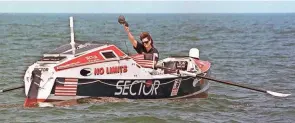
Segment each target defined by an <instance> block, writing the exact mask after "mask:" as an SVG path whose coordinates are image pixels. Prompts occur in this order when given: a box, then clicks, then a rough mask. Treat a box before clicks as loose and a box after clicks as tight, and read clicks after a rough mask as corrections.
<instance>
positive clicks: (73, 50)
mask: <svg viewBox="0 0 295 123" xmlns="http://www.w3.org/2000/svg"><path fill="white" fill-rule="evenodd" d="M70 28H71V43H70V44H71V46H72V53H73V55H74V56H75V51H76V48H75V40H74V22H73V17H72V16H71V17H70Z"/></svg>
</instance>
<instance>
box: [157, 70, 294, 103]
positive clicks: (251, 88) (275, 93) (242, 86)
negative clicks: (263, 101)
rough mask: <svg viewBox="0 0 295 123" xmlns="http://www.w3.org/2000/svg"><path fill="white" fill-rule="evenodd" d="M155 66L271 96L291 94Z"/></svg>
mask: <svg viewBox="0 0 295 123" xmlns="http://www.w3.org/2000/svg"><path fill="white" fill-rule="evenodd" d="M157 68H160V69H168V70H175V71H177V73H180V74H185V75H188V76H192V77H198V78H202V79H207V80H211V81H214V82H218V83H222V84H227V85H233V86H237V87H241V88H246V89H250V90H254V91H258V92H262V93H267V94H270V95H273V96H276V97H287V96H290V95H291V94H283V93H278V92H273V91H269V90H264V89H260V88H254V87H249V86H246V85H242V84H237V83H233V82H229V81H222V80H217V79H214V78H211V77H206V76H201V75H198V74H195V73H191V72H187V71H182V70H178V69H171V68H166V67H162V66H157Z"/></svg>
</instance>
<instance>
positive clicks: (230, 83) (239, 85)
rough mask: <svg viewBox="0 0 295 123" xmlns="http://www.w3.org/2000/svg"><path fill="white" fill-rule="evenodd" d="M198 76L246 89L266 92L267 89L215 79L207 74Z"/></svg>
mask: <svg viewBox="0 0 295 123" xmlns="http://www.w3.org/2000/svg"><path fill="white" fill-rule="evenodd" d="M196 77H198V78H202V79H207V80H212V81H215V82H219V83H223V84H227V85H233V86H237V87H241V88H246V89H250V90H254V91H259V92H263V93H266V90H263V89H258V88H253V87H249V86H245V85H242V84H237V83H232V82H228V81H221V80H217V79H213V78H210V77H206V76H200V75H196Z"/></svg>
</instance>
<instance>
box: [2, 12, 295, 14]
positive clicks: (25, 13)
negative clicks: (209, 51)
mask: <svg viewBox="0 0 295 123" xmlns="http://www.w3.org/2000/svg"><path fill="white" fill-rule="evenodd" d="M0 14H295V12H188V13H185V12H179V13H177V12H175V13H170V12H163V13H152V12H151V13H129V12H126V13H115V12H114V13H113V12H110V13H108V12H89V13H88V12H87V13H86V12H85V13H84V12H78V13H77V12H76V13H75V12H73V13H69V12H0Z"/></svg>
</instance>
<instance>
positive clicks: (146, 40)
mask: <svg viewBox="0 0 295 123" xmlns="http://www.w3.org/2000/svg"><path fill="white" fill-rule="evenodd" d="M139 38H140V40H141V41H142V44H143V46H144V47H145V48H148V47H149V46H152V47H154V44H153V43H154V42H153V39H152V37H151V35H150V34H149V33H148V32H142V33H141V34H140V36H139Z"/></svg>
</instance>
